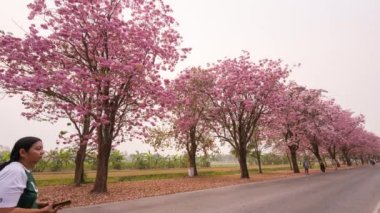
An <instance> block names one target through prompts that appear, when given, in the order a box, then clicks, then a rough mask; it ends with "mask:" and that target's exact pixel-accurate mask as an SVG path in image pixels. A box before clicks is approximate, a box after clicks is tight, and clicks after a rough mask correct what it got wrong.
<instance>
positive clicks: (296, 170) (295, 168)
mask: <svg viewBox="0 0 380 213" xmlns="http://www.w3.org/2000/svg"><path fill="white" fill-rule="evenodd" d="M288 148H289V150H290V158H291V160H292V165H293V173H300V169H299V167H298V163H297V149H298V146H297V145H296V144H293V145H289V146H288Z"/></svg>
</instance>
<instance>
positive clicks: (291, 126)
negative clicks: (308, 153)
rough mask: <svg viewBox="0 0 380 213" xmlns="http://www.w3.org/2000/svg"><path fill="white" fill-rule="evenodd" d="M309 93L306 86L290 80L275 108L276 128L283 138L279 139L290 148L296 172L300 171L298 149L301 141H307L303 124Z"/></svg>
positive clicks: (293, 167)
mask: <svg viewBox="0 0 380 213" xmlns="http://www.w3.org/2000/svg"><path fill="white" fill-rule="evenodd" d="M307 94H308V91H307V89H306V88H305V87H302V86H299V85H298V84H296V83H295V82H290V83H289V84H288V85H287V87H286V90H285V91H284V93H283V95H282V99H281V102H280V104H279V107H277V108H276V109H275V113H276V119H275V122H274V123H275V124H276V125H275V128H276V129H277V130H278V133H279V134H280V135H281V136H280V137H282V138H283V139H282V140H279V141H280V142H281V143H283V144H284V145H285V146H286V147H287V148H288V149H289V153H290V159H291V165H292V169H293V172H294V173H299V172H300V170H299V167H298V163H297V151H298V150H299V149H300V147H302V146H301V143H302V142H303V141H305V137H304V135H303V124H304V123H305V122H306V118H305V116H304V114H303V113H302V111H305V107H307V106H308V105H307V103H306V101H307V99H306V98H305V97H306V96H307Z"/></svg>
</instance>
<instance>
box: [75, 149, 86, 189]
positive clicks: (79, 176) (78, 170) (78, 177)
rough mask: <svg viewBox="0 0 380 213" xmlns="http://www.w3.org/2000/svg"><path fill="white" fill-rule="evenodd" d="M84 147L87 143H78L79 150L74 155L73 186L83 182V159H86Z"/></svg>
mask: <svg viewBox="0 0 380 213" xmlns="http://www.w3.org/2000/svg"><path fill="white" fill-rule="evenodd" d="M86 149H87V143H81V144H80V145H79V150H78V151H77V155H76V157H75V175H74V184H75V186H80V185H81V183H84V182H85V181H84V160H85V159H86Z"/></svg>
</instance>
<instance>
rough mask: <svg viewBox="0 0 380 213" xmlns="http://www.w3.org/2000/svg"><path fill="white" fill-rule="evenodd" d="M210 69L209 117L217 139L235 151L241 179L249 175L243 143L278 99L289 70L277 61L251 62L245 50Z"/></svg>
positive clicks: (245, 149)
mask: <svg viewBox="0 0 380 213" xmlns="http://www.w3.org/2000/svg"><path fill="white" fill-rule="evenodd" d="M212 70H213V74H214V87H213V90H212V91H211V92H209V93H208V95H209V97H210V100H211V103H212V108H211V110H210V112H209V115H208V116H209V119H210V121H212V122H213V124H214V125H213V129H214V132H215V133H216V135H217V136H218V138H219V139H220V140H221V141H224V142H227V143H229V144H230V145H231V146H232V147H233V149H234V151H235V153H237V156H238V161H239V165H240V171H241V178H249V173H248V166H247V145H248V144H249V142H250V141H251V140H252V137H254V134H255V131H257V130H259V129H258V126H259V123H260V120H261V119H263V117H264V116H266V115H270V114H271V108H272V107H275V105H276V103H278V102H279V99H280V97H279V96H280V95H279V94H280V92H279V91H280V90H282V89H283V81H284V80H285V78H286V77H287V76H288V72H289V71H288V69H287V68H286V67H285V68H284V67H282V66H281V64H280V61H273V60H268V59H264V60H260V61H259V62H258V63H254V62H252V61H251V60H250V57H249V54H248V53H246V54H244V55H242V56H241V57H239V58H235V59H225V60H222V61H219V63H218V64H215V65H214V66H213V67H212Z"/></svg>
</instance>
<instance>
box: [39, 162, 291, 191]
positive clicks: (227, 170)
mask: <svg viewBox="0 0 380 213" xmlns="http://www.w3.org/2000/svg"><path fill="white" fill-rule="evenodd" d="M286 170H289V165H272V166H264V167H263V172H264V173H270V172H275V171H286ZM187 172H188V170H187V169H186V168H181V169H148V170H110V171H109V174H108V182H122V181H138V180H157V179H170V178H182V177H186V176H187ZM249 172H250V174H257V173H258V168H257V167H252V166H250V167H249ZM239 173H240V170H239V166H238V165H234V166H233V165H226V166H223V165H218V166H217V167H209V168H199V169H198V174H199V176H219V175H232V174H239ZM85 174H86V182H87V183H93V182H94V180H95V175H96V171H92V170H91V171H86V172H85ZM33 175H34V177H35V179H36V181H37V184H38V186H49V185H66V184H72V183H73V177H74V172H73V171H68V172H41V173H34V174H33Z"/></svg>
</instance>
